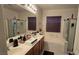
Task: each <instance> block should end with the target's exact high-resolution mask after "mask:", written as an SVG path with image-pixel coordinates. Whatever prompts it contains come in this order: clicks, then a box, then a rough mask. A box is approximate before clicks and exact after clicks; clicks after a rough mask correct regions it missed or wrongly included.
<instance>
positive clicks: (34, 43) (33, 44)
mask: <svg viewBox="0 0 79 59" xmlns="http://www.w3.org/2000/svg"><path fill="white" fill-rule="evenodd" d="M43 49H44V35H36V37H33V38H31V39H29V40H26V41H25V43H23V44H20V43H19V45H18V46H17V47H12V46H11V47H9V50H8V55H40V54H41V53H42V52H43Z"/></svg>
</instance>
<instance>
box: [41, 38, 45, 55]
mask: <svg viewBox="0 0 79 59" xmlns="http://www.w3.org/2000/svg"><path fill="white" fill-rule="evenodd" d="M43 49H44V37H43V38H42V39H41V40H40V54H41V53H42V51H43Z"/></svg>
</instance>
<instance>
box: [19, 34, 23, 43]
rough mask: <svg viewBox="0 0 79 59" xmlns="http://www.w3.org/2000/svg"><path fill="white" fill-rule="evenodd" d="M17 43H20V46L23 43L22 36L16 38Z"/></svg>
mask: <svg viewBox="0 0 79 59" xmlns="http://www.w3.org/2000/svg"><path fill="white" fill-rule="evenodd" d="M18 42H19V43H22V44H23V43H24V41H23V36H20V37H18Z"/></svg>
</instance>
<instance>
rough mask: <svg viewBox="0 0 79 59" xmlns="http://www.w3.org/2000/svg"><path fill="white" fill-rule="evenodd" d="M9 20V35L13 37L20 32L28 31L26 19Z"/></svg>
mask: <svg viewBox="0 0 79 59" xmlns="http://www.w3.org/2000/svg"><path fill="white" fill-rule="evenodd" d="M7 22H8V37H13V36H16V35H19V34H23V33H24V32H25V31H26V28H25V25H26V21H25V20H20V19H10V20H7Z"/></svg>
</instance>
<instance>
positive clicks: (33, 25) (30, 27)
mask: <svg viewBox="0 0 79 59" xmlns="http://www.w3.org/2000/svg"><path fill="white" fill-rule="evenodd" d="M28 30H36V17H28Z"/></svg>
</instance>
